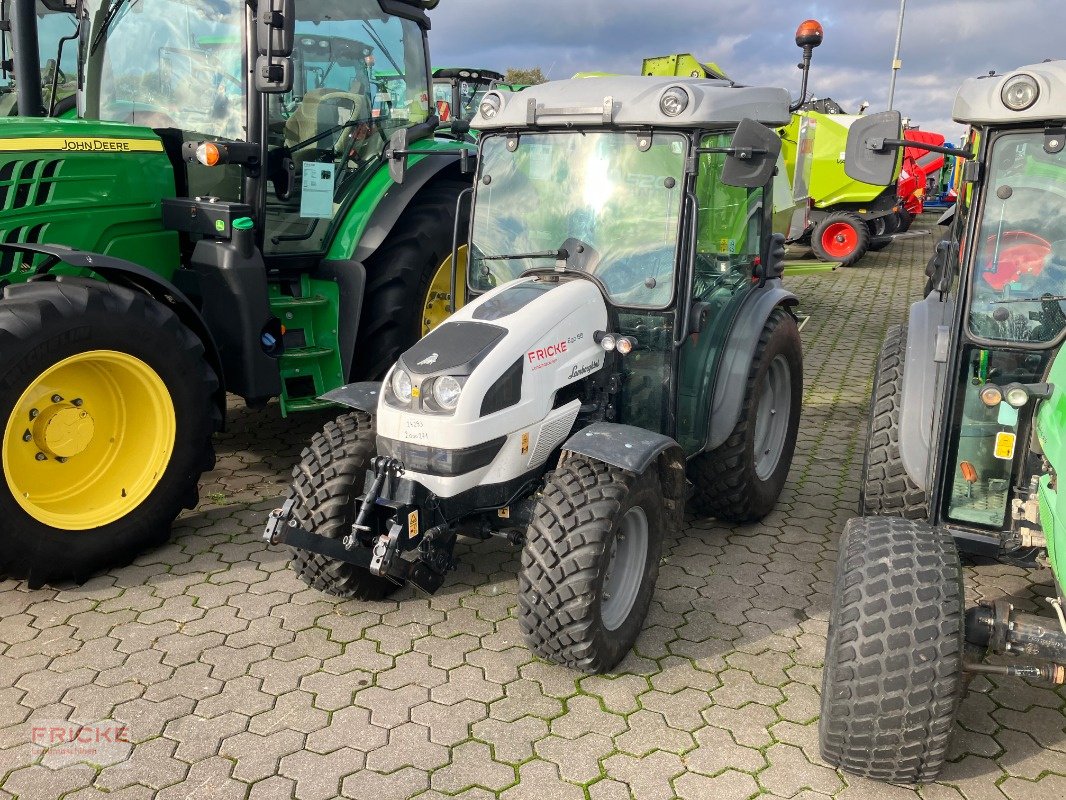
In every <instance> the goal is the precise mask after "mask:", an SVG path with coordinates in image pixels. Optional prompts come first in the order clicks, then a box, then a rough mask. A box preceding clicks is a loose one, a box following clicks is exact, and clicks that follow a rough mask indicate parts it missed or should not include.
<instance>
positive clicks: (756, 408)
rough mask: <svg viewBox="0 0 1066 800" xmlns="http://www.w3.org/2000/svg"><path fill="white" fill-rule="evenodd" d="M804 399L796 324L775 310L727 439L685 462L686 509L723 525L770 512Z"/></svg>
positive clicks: (787, 463)
mask: <svg viewBox="0 0 1066 800" xmlns="http://www.w3.org/2000/svg"><path fill="white" fill-rule="evenodd" d="M802 397H803V346H802V344H801V342H800V335H799V328H798V327H797V326H796V320H795V319H794V318H793V317H792V315H791V314H789V313H788V312H787V311H786V310H785V309H783V308H776V309H774V311H773V313H772V314H771V315H770V318H769V319H768V320H767V321H766V325H765V326H764V327H763V330H762V334H761V336H760V337H759V343H758V345H757V346H756V349H755V356H754V358H753V359H752V362H751V368H750V370H749V372H748V382H747V386H746V389H745V394H744V405H743V406H742V407H741V412H740V419H738V420H737V423H736V425H735V426H734V428H733V431H732V433H731V434H730V435H729V438H728V439H726V440H725V442H724V443H723V444H721V445H720V446H719V447H717V448H715V449H714V450H712V451H710V452H706V453H701V454H699V455H697V456H696V457H695V458H693V459H692V460H691V461H689V479H690V480H691V481H692V483H693V486H694V488H695V493H694V494H693V496H692V498H691V500H690V501H689V503H690V507H691V508H692V510H693V511H695V512H696V513H697V514H701V515H704V516H713V517H717V518H718V519H722V520H726V521H728V522H741V523H744V522H756V521H758V520H760V519H762V518H763V517H765V516H766V515H767V514H769V513H770V511H771V510H773V507H774V505H775V504H776V503H777V498H778V497H779V496H780V495H781V490H782V489H783V488H784V486H785V480H786V479H787V478H788V471H789V468H790V467H791V466H792V456H793V454H794V453H795V449H796V434H797V432H798V430H799V420H800V407H801V401H802Z"/></svg>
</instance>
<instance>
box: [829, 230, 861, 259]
mask: <svg viewBox="0 0 1066 800" xmlns="http://www.w3.org/2000/svg"><path fill="white" fill-rule="evenodd" d="M858 246H859V234H858V233H857V232H856V230H855V228H853V227H852V226H851V225H849V224H848V223H846V222H831V223H830V224H828V225H826V226H825V230H824V231H822V249H823V250H825V252H826V253H827V254H828V255H830V256H832V257H833V258H847V257H848V256H850V255H851V254H852V253H854V252H855V248H856V247H858Z"/></svg>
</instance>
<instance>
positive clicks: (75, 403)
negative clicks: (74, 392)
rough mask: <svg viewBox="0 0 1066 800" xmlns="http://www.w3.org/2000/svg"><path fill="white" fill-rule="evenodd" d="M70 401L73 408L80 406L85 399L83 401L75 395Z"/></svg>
mask: <svg viewBox="0 0 1066 800" xmlns="http://www.w3.org/2000/svg"><path fill="white" fill-rule="evenodd" d="M70 402H71V404H72V405H73V406H74V407H75V408H81V406H82V403H83V402H85V401H83V400H82V399H81V398H80V397H75V398H74V399H73V400H71V401H70Z"/></svg>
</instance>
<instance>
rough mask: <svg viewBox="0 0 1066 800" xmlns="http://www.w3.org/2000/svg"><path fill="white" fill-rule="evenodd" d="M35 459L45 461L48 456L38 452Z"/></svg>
mask: <svg viewBox="0 0 1066 800" xmlns="http://www.w3.org/2000/svg"><path fill="white" fill-rule="evenodd" d="M37 460H38V461H47V460H48V456H46V455H45V454H44V453H38V454H37Z"/></svg>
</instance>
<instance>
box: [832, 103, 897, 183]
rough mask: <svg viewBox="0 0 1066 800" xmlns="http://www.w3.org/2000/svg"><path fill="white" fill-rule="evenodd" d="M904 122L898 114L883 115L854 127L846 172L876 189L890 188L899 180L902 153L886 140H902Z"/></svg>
mask: <svg viewBox="0 0 1066 800" xmlns="http://www.w3.org/2000/svg"><path fill="white" fill-rule="evenodd" d="M902 132H903V120H902V118H901V117H900V114H899V112H898V111H881V112H879V113H877V114H870V115H869V116H866V117H860V118H859V119H857V120H855V121H854V122H853V123H851V128H850V129H849V130H848V144H847V149H846V151H845V153H844V172H845V173H846V174H847V176H848V177H849V178H851V179H852V180H854V181H861V182H862V183H870V184H873V185H874V186H888V185H889V184H890V183H892V182H893V181H894V180H895V178H896V164H897V162H898V161H899V150H898V148H897V146H896V145H893V144H887V143H886V141H885V140H886V139H899V138H900V136H901V135H902Z"/></svg>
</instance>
